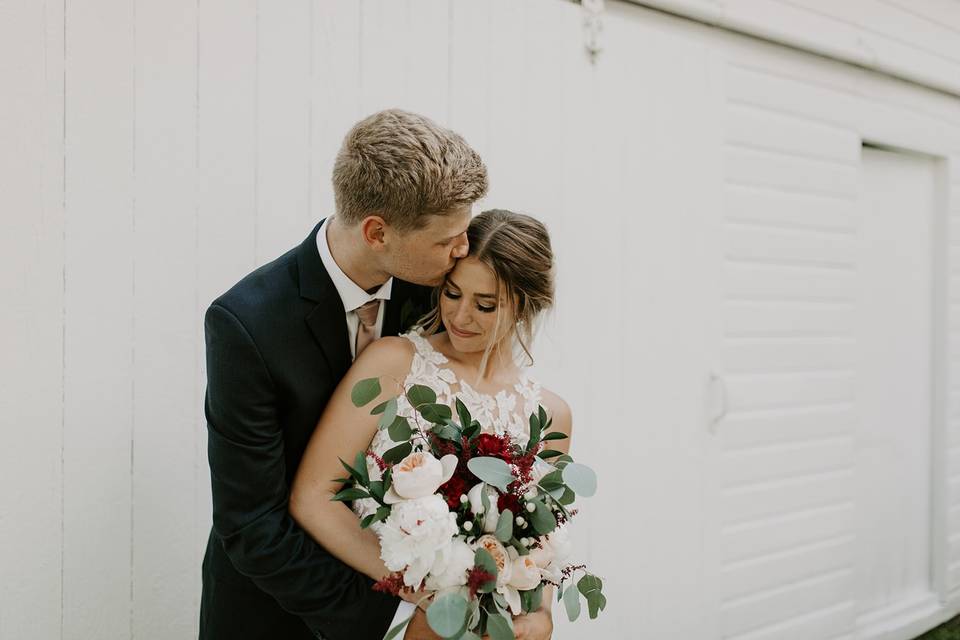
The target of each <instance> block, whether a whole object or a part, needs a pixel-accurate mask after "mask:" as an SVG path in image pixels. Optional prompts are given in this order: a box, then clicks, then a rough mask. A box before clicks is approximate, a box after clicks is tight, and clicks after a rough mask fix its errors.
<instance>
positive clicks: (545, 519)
mask: <svg viewBox="0 0 960 640" xmlns="http://www.w3.org/2000/svg"><path fill="white" fill-rule="evenodd" d="M533 504H534V505H536V509H535V510H534V512H533V513H531V514H530V522H531V524H533V528H534V529H536V531H537V533H539V534H541V535H543V534H546V533H550V532H551V531H553V530H554V529H556V528H557V517H556V516H555V515H553V512H552V511H550V508H549V507H548V506H547V505H545V504H543V503H542V502H541V501H539V500H534V501H533Z"/></svg>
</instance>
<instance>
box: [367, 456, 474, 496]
mask: <svg viewBox="0 0 960 640" xmlns="http://www.w3.org/2000/svg"><path fill="white" fill-rule="evenodd" d="M456 469H457V456H455V455H452V454H449V455H445V456H443V458H441V459H440V460H437V459H436V458H435V457H433V454H431V453H430V452H429V451H415V452H413V453H411V454H409V455H408V456H407V457H406V458H404V459H403V460H401V461H400V462H398V463H397V464H395V465H394V466H393V474H392V476H391V478H392V480H391V483H390V489H388V490H387V493H386V495H385V496H384V498H383V501H384V502H386V503H387V504H396V503H398V502H400V501H401V500H415V499H416V498H422V497H424V496H429V495H431V494H433V493H436V491H437V489H439V488H440V485H442V484H444V483H446V482H447V480H449V479H450V478H451V477H452V476H453V472H454V471H456Z"/></svg>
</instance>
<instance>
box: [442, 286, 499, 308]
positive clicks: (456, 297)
mask: <svg viewBox="0 0 960 640" xmlns="http://www.w3.org/2000/svg"><path fill="white" fill-rule="evenodd" d="M443 295H444V296H446V297H447V298H450V299H451V300H459V299H460V297H461V296H460V294H459V293H454V292H453V291H451V290H450V289H444V290H443ZM477 310H478V311H482V312H483V313H493V312H494V311H496V310H497V307H496V306H492V307H488V306H484V305H482V304H478V305H477Z"/></svg>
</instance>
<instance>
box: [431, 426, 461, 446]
mask: <svg viewBox="0 0 960 640" xmlns="http://www.w3.org/2000/svg"><path fill="white" fill-rule="evenodd" d="M431 431H432V432H433V433H435V434H437V435H438V436H439V437H441V438H443V439H444V440H450V441H452V442H459V441H460V430H459V429H457V428H456V427H454V426H451V425H449V424H438V425H436V426H435V427H433V429H431Z"/></svg>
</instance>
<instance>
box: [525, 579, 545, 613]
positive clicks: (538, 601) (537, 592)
mask: <svg viewBox="0 0 960 640" xmlns="http://www.w3.org/2000/svg"><path fill="white" fill-rule="evenodd" d="M524 593H529V594H530V611H536V610H537V609H539V608H540V607H541V606H542V605H543V585H542V584H541V585H540V586H538V587H537V588H536V589H534V590H533V591H525V592H524Z"/></svg>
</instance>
